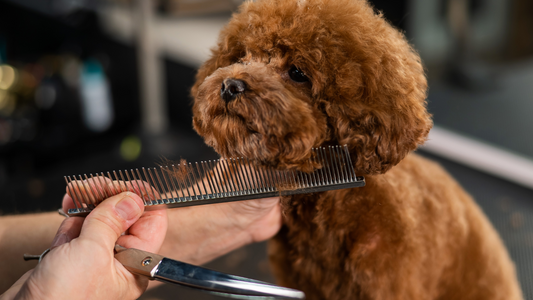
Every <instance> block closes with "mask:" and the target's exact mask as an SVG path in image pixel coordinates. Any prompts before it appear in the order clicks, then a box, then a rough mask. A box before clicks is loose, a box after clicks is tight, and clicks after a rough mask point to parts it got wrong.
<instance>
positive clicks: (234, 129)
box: [192, 0, 522, 300]
mask: <svg viewBox="0 0 533 300" xmlns="http://www.w3.org/2000/svg"><path fill="white" fill-rule="evenodd" d="M294 68H297V69H299V70H300V71H301V72H303V73H304V74H305V75H306V76H307V77H308V79H309V80H308V82H305V80H300V79H301V78H298V77H297V78H296V79H295V78H294V77H291V74H292V75H294V73H291V70H294ZM196 79H197V80H196V83H195V85H194V86H193V88H192V95H193V97H194V105H193V115H194V117H193V126H194V128H195V130H196V131H197V132H198V133H199V134H200V135H201V136H203V137H204V139H205V141H206V143H207V144H209V145H210V146H212V147H213V148H214V149H215V150H216V151H217V152H218V153H219V154H221V155H222V156H224V157H236V156H244V157H247V158H249V159H254V160H257V161H260V162H261V163H262V164H263V165H266V166H270V167H275V168H279V169H288V168H290V169H299V170H303V171H306V172H309V171H312V170H313V169H315V168H317V167H319V166H317V165H312V164H310V163H309V159H310V156H311V153H312V151H311V150H312V148H313V147H319V146H325V145H331V144H340V145H347V147H348V149H349V151H350V155H351V158H352V161H353V162H354V169H355V172H356V173H357V174H358V175H365V176H366V180H367V186H365V187H363V188H357V189H351V190H339V191H328V192H322V193H314V194H309V195H298V196H291V197H283V198H282V203H281V204H282V210H283V219H284V225H283V228H282V230H281V231H280V232H279V233H278V235H277V236H276V237H275V238H274V239H273V241H272V242H271V251H270V257H271V261H272V262H273V266H274V272H275V273H276V275H277V277H278V280H279V281H280V282H281V283H282V284H284V285H287V286H290V287H294V288H298V289H301V290H303V291H304V292H306V297H307V299H328V300H335V299H472V300H473V299H490V300H495V299H501V300H504V299H505V300H508V299H521V297H522V296H521V291H520V288H519V285H518V282H517V279H516V273H515V270H514V266H513V264H512V262H511V261H510V259H509V256H508V254H507V252H506V250H505V247H504V246H503V243H502V242H501V240H500V239H499V237H498V235H497V233H496V231H495V230H494V229H493V228H492V226H491V225H490V223H489V222H488V220H487V219H486V218H485V216H484V215H483V214H482V212H481V210H480V209H479V208H478V207H477V206H476V204H475V202H474V201H473V200H472V199H471V198H470V197H469V196H468V195H467V194H466V193H465V192H464V191H463V190H462V189H461V188H460V187H459V185H457V184H456V183H455V181H453V179H451V178H450V177H449V176H448V175H447V174H446V173H445V172H444V171H443V170H442V169H441V168H440V167H438V166H436V165H435V164H433V163H431V162H428V161H426V160H424V159H421V158H419V157H417V156H416V155H414V154H409V153H410V152H411V151H413V150H415V149H416V148H417V146H418V145H420V144H422V143H423V142H424V141H425V140H426V137H427V134H428V132H429V130H430V128H431V126H432V121H431V116H430V114H429V113H428V112H427V110H426V100H425V97H426V89H427V83H426V78H425V75H424V70H423V68H422V64H421V62H420V58H419V56H418V55H417V54H416V52H415V51H414V50H413V49H412V48H411V47H410V45H409V44H408V43H407V41H406V40H405V38H404V36H403V35H402V34H401V33H400V32H398V31H397V30H395V29H394V28H393V27H392V26H390V25H389V24H388V23H387V22H386V21H385V20H384V19H383V17H382V16H381V15H380V14H376V13H375V12H374V10H373V9H372V7H370V6H369V5H368V3H366V1H365V0H256V1H255V2H251V1H247V2H245V3H244V4H243V5H242V7H241V9H240V12H239V13H237V14H235V15H234V16H233V18H232V20H231V21H230V22H229V24H228V25H227V26H226V27H225V29H224V30H223V31H222V32H221V35H220V38H219V41H218V44H217V46H216V47H215V48H214V49H213V50H212V57H211V58H210V59H209V60H208V61H207V62H206V63H205V64H204V65H203V66H202V67H201V68H200V70H199V71H198V74H197V77H196ZM227 79H228V80H229V79H233V80H239V81H240V82H243V83H244V84H245V89H244V91H243V92H242V93H239V94H238V95H236V97H235V98H233V99H231V100H229V99H228V97H226V101H225V100H224V99H223V97H221V85H222V83H223V82H224V81H225V80H227Z"/></svg>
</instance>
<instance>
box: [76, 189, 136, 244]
mask: <svg viewBox="0 0 533 300" xmlns="http://www.w3.org/2000/svg"><path fill="white" fill-rule="evenodd" d="M143 211H144V205H143V202H142V200H141V198H140V197H139V196H138V195H137V194H135V193H131V192H126V193H121V194H118V195H116V196H113V197H110V198H108V199H106V200H104V201H103V202H102V203H100V204H99V205H98V206H97V207H96V208H95V209H94V210H93V211H92V212H91V213H90V214H89V215H88V216H87V218H86V219H85V222H84V223H83V227H82V228H81V232H80V237H79V238H80V239H84V240H91V241H94V242H96V243H98V244H103V246H105V247H106V249H113V248H114V247H115V242H116V241H117V239H118V238H119V237H120V235H121V234H122V233H123V232H125V231H126V230H127V229H128V228H129V227H130V226H131V225H133V223H135V222H136V221H137V220H138V219H139V218H140V217H141V215H142V213H143Z"/></svg>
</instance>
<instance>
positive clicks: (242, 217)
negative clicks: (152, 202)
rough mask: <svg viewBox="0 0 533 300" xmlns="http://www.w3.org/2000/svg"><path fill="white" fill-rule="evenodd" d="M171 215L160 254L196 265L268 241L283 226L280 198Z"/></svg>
mask: <svg viewBox="0 0 533 300" xmlns="http://www.w3.org/2000/svg"><path fill="white" fill-rule="evenodd" d="M168 215H169V226H168V231H167V235H166V238H165V241H164V243H163V246H162V247H161V252H160V254H162V255H165V256H167V257H171V258H174V259H179V260H182V261H184V262H188V263H191V264H196V265H201V264H204V263H207V262H209V261H211V260H213V259H215V258H217V257H219V256H222V255H224V254H226V253H229V252H230V251H232V250H235V249H237V248H240V247H242V246H244V245H247V244H250V243H253V242H260V241H264V240H267V239H269V238H271V237H273V236H274V235H275V234H276V233H277V232H278V231H279V229H280V228H281V224H282V221H281V209H280V198H279V197H273V198H265V199H258V200H247V201H237V202H227V203H219V204H210V205H201V206H191V207H182V208H177V209H171V210H169V211H168ZM178 255H179V256H178Z"/></svg>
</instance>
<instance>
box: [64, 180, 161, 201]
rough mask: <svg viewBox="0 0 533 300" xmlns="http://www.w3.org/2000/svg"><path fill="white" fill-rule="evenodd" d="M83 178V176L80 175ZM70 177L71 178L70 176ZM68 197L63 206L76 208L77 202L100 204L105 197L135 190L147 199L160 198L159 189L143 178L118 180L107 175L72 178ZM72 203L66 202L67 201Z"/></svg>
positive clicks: (68, 187) (68, 188)
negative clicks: (84, 178) (142, 179)
mask: <svg viewBox="0 0 533 300" xmlns="http://www.w3.org/2000/svg"><path fill="white" fill-rule="evenodd" d="M80 178H81V176H80ZM69 179H70V178H69ZM66 190H67V195H68V198H66V199H65V198H64V199H63V207H64V208H65V206H66V205H67V206H66V207H68V208H74V206H75V204H74V202H73V200H75V202H76V203H77V205H82V206H84V205H83V204H85V205H87V204H93V205H98V204H99V203H100V202H102V201H103V200H104V199H106V198H109V197H112V196H115V195H117V194H120V193H123V192H134V193H135V194H137V195H139V196H141V198H142V199H144V200H145V201H148V200H153V199H156V198H159V194H158V193H157V191H156V190H155V189H154V188H153V187H152V186H151V185H150V184H149V183H147V182H145V181H141V180H132V181H118V180H111V179H110V178H108V177H105V176H94V177H93V176H92V175H91V177H90V178H89V177H87V179H86V180H72V181H70V182H69V183H68V185H67V188H66ZM67 200H68V201H70V202H72V203H65V201H67Z"/></svg>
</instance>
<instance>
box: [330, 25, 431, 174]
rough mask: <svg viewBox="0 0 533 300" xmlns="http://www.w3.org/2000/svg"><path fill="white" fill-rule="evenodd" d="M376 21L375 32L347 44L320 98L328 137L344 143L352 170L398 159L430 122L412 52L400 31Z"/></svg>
mask: <svg viewBox="0 0 533 300" xmlns="http://www.w3.org/2000/svg"><path fill="white" fill-rule="evenodd" d="M380 25H381V27H382V28H378V30H380V31H381V32H380V34H377V33H376V34H375V35H374V36H372V37H371V38H369V37H366V44H365V45H364V46H361V45H360V44H359V45H355V46H353V49H352V50H351V53H350V57H349V58H348V59H346V60H345V61H343V62H342V63H341V64H340V67H338V68H337V69H336V72H335V77H334V79H333V83H331V84H328V85H327V87H326V88H325V89H324V92H325V95H324V97H326V98H327V100H325V101H323V102H322V105H323V109H324V111H325V112H326V114H327V116H328V118H329V121H328V122H329V125H330V126H331V127H330V129H331V131H330V132H331V134H332V135H333V136H331V139H332V140H334V141H335V142H338V143H340V144H341V145H344V144H347V145H348V146H349V149H350V151H351V153H352V159H354V161H355V169H356V171H357V172H359V173H360V174H367V175H369V174H381V173H384V172H386V171H388V170H389V169H390V168H391V167H393V166H395V165H396V164H398V163H399V162H400V161H401V160H402V159H403V158H404V157H405V156H406V155H407V154H408V153H409V152H410V151H412V150H414V149H416V148H417V146H418V145H421V144H423V143H424V142H425V140H426V137H427V134H428V133H429V130H430V129H431V127H432V125H433V124H432V121H431V115H430V114H429V113H428V112H427V110H426V100H425V99H426V90H427V82H426V78H425V74H424V70H423V67H422V64H421V62H420V58H419V56H418V54H417V53H416V52H415V51H414V50H413V49H412V48H411V47H410V45H409V44H408V43H407V41H406V40H405V38H404V36H403V34H401V33H400V32H398V31H396V30H395V29H393V28H392V27H391V26H390V25H389V24H387V23H386V22H384V21H383V22H382V23H381V24H380ZM371 34H372V33H371Z"/></svg>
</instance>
